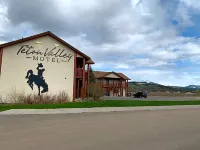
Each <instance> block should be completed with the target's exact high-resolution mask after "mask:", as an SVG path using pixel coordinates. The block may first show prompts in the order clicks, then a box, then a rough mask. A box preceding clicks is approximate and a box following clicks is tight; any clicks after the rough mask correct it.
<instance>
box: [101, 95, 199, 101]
mask: <svg viewBox="0 0 200 150" xmlns="http://www.w3.org/2000/svg"><path fill="white" fill-rule="evenodd" d="M104 99H105V100H155V101H160V100H169V101H172V100H173V101H186V100H200V97H195V96H191V97H190V96H185V97H180V96H174V97H170V96H148V97H147V98H134V97H133V96H132V97H115V96H104Z"/></svg>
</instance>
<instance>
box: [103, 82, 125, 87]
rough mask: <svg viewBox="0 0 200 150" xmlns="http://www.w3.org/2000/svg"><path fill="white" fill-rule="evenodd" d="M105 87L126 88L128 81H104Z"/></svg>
mask: <svg viewBox="0 0 200 150" xmlns="http://www.w3.org/2000/svg"><path fill="white" fill-rule="evenodd" d="M103 87H118V88H119V87H121V88H125V87H126V83H120V82H114V83H103Z"/></svg>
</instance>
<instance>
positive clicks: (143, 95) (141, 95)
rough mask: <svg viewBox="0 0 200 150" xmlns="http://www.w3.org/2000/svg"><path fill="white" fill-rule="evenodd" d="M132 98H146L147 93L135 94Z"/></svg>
mask: <svg viewBox="0 0 200 150" xmlns="http://www.w3.org/2000/svg"><path fill="white" fill-rule="evenodd" d="M133 96H134V97H135V98H143V97H144V98H147V92H137V93H135V94H133Z"/></svg>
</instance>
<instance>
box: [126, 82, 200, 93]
mask: <svg viewBox="0 0 200 150" xmlns="http://www.w3.org/2000/svg"><path fill="white" fill-rule="evenodd" d="M142 90H146V91H148V92H181V93H185V92H192V93H195V92H196V90H200V85H189V86H186V87H181V86H180V87H179V86H167V85H162V84H158V83H154V82H136V81H131V82H129V91H130V92H136V91H142Z"/></svg>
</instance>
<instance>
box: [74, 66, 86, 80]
mask: <svg viewBox="0 0 200 150" xmlns="http://www.w3.org/2000/svg"><path fill="white" fill-rule="evenodd" d="M87 77H88V72H87V71H85V78H87ZM76 78H83V69H82V68H77V69H76Z"/></svg>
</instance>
